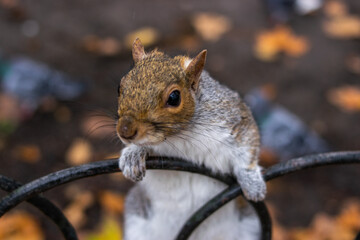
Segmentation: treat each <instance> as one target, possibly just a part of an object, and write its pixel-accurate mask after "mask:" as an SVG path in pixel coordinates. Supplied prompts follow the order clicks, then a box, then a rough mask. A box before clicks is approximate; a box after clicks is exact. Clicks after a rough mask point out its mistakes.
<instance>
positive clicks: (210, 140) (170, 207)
mask: <svg viewBox="0 0 360 240" xmlns="http://www.w3.org/2000/svg"><path fill="white" fill-rule="evenodd" d="M205 57H206V51H205V52H204V51H203V52H201V53H200V54H199V55H198V56H197V57H195V58H194V59H189V58H188V57H183V56H178V57H175V58H170V57H168V56H166V55H165V54H163V53H160V52H157V51H154V52H151V53H145V51H144V49H143V47H142V45H141V43H140V41H139V40H136V41H135V43H134V45H133V58H134V61H135V67H134V69H133V70H131V71H130V72H129V73H128V74H127V75H126V76H125V77H124V78H123V79H122V81H121V84H120V91H119V110H118V114H119V120H118V125H117V132H118V135H119V137H120V139H121V140H122V141H123V142H124V143H125V144H127V146H126V147H125V148H124V149H123V150H122V154H121V156H120V159H119V167H120V169H121V170H122V171H123V174H124V175H125V177H127V178H129V179H131V180H134V181H139V182H138V183H137V185H136V186H135V187H134V188H133V189H132V190H131V191H130V193H129V194H128V197H127V200H126V211H125V228H124V231H125V236H124V239H125V240H135V239H136V240H142V239H144V240H145V239H147V240H151V239H154V240H155V239H157V240H170V239H174V238H175V237H176V235H177V234H178V232H179V230H180V229H181V227H182V225H183V224H184V223H185V221H186V220H187V219H188V218H189V217H190V216H191V215H192V214H193V213H194V212H195V211H196V210H198V209H199V208H200V207H201V206H202V205H203V204H205V203H206V202H207V201H208V200H210V199H211V198H212V197H214V196H215V195H216V194H218V193H219V192H221V191H222V190H224V189H225V188H226V185H225V184H223V183H221V182H219V181H217V180H215V179H210V178H208V177H206V176H201V175H198V174H191V173H186V172H174V171H161V170H152V171H148V172H146V176H145V171H146V169H145V160H146V157H147V156H151V155H153V156H160V157H161V156H166V157H179V158H183V159H185V160H188V161H192V162H194V163H195V164H199V165H204V166H206V167H207V168H209V169H211V170H212V171H214V172H217V173H221V174H226V173H229V174H233V175H234V176H235V177H236V178H237V180H238V182H239V184H240V185H241V187H242V189H243V192H244V194H245V196H246V197H247V198H248V199H250V200H254V201H259V200H262V199H264V197H265V193H266V185H265V182H264V180H263V179H262V175H261V172H260V167H259V166H258V164H257V162H258V155H259V144H260V143H259V133H258V129H257V126H256V124H255V122H254V120H253V118H252V115H251V112H250V111H249V109H248V108H247V106H246V105H245V104H244V103H243V102H242V100H241V98H240V96H239V94H238V93H236V92H234V91H232V90H230V89H229V88H227V87H225V86H223V85H221V84H220V83H219V82H217V81H216V80H214V79H213V78H211V77H210V75H209V74H208V73H207V72H206V71H203V66H204V64H205ZM140 180H142V181H140ZM259 236H260V224H259V221H258V219H257V217H256V216H255V214H254V212H253V210H252V209H251V207H250V206H245V207H239V205H238V204H237V202H236V201H231V202H230V203H228V204H227V205H226V206H224V207H222V208H221V209H219V210H218V211H217V212H215V213H214V214H213V215H211V216H210V217H209V218H208V219H206V220H205V221H204V222H203V223H202V224H201V225H200V226H199V227H198V228H197V229H196V230H195V231H194V233H193V234H192V235H191V237H190V239H193V240H195V239H196V240H201V239H204V240H205V239H206V240H216V239H234V240H237V239H245V240H252V239H254V240H255V239H258V238H259Z"/></svg>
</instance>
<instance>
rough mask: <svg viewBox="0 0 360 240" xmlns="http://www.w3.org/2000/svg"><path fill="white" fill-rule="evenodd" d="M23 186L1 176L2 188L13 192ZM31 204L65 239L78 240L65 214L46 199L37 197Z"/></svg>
mask: <svg viewBox="0 0 360 240" xmlns="http://www.w3.org/2000/svg"><path fill="white" fill-rule="evenodd" d="M20 186H21V184H20V183H19V182H17V181H15V180H13V179H11V178H9V177H6V176H3V175H0V188H1V189H2V190H4V191H7V192H11V191H14V190H15V189H17V188H19V187H20ZM27 201H28V202H29V203H30V204H32V205H33V206H35V207H36V208H38V209H39V210H40V211H42V212H43V213H44V214H45V215H46V216H48V217H49V218H50V219H51V220H52V221H53V222H54V223H55V224H56V225H57V226H58V228H59V229H60V231H61V232H62V234H63V236H64V238H65V239H68V240H78V237H77V235H76V231H75V229H74V227H73V226H72V225H71V223H70V222H69V221H68V219H67V218H66V217H65V215H64V214H63V212H62V211H61V210H60V209H59V208H58V207H56V206H55V205H54V204H52V202H50V201H49V200H47V199H46V198H43V197H39V196H35V197H32V198H29V199H28V200H27Z"/></svg>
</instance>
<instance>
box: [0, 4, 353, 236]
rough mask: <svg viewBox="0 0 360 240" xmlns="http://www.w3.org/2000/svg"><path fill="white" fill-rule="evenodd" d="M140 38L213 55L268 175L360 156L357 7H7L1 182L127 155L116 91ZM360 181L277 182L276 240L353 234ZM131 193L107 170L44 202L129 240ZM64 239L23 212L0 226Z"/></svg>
mask: <svg viewBox="0 0 360 240" xmlns="http://www.w3.org/2000/svg"><path fill="white" fill-rule="evenodd" d="M135 37H140V38H141V40H142V42H143V44H144V45H145V46H146V49H148V50H151V49H154V48H155V47H157V48H159V49H160V50H162V51H165V52H166V53H168V54H169V55H171V56H174V55H177V54H185V55H189V56H195V55H196V54H197V53H198V52H199V51H201V50H202V49H207V50H208V58H207V63H206V69H207V71H209V72H210V74H211V75H212V76H213V77H214V78H215V79H217V80H219V81H220V82H222V83H224V84H226V85H228V86H229V87H231V88H232V89H235V90H237V91H238V92H239V93H240V94H241V95H242V96H244V99H245V100H246V101H247V103H248V104H249V105H250V107H251V108H252V110H253V113H254V116H255V118H256V120H257V121H258V123H259V126H260V129H261V133H262V139H263V148H262V155H261V163H262V165H263V166H270V165H272V164H275V163H277V162H279V161H285V160H287V159H290V158H292V157H297V156H301V155H304V154H310V153H314V152H324V151H330V150H332V151H342V150H359V149H360V138H359V136H360V124H359V122H360V81H359V80H360V40H359V39H360V2H359V1H358V0H328V1H320V0H319V1H318V0H296V1H295V0H294V1H293V0H262V1H260V0H256V1H254V0H224V1H215V0H206V1H203V0H201V1H188V0H183V1H164V0H155V1H145V0H139V1H130V0H124V1H115V0H102V1H100V0H87V1H85V0H73V1H46V0H37V1H34V0H24V1H20V0H0V80H1V90H0V174H2V175H5V176H8V177H11V178H14V179H16V180H18V181H21V182H28V181H31V180H33V179H35V178H38V177H40V176H43V175H45V174H48V173H50V172H53V171H57V170H60V169H63V168H67V167H70V166H75V165H79V164H83V163H87V162H90V161H98V160H102V159H106V158H112V157H117V156H118V155H119V150H120V149H121V147H122V145H121V143H120V142H119V140H118V139H117V137H116V135H115V131H114V130H115V129H114V119H115V118H114V116H115V114H116V105H117V86H118V83H119V81H120V79H121V77H122V76H123V75H124V74H125V73H126V72H127V71H129V69H130V68H131V66H132V58H131V44H132V42H133V40H134V39H135ZM359 174H360V168H359V166H356V165H355V166H331V167H322V168H319V169H311V170H306V171H303V172H299V173H295V174H292V175H290V176H286V177H283V178H281V179H277V180H273V181H272V182H270V183H268V188H269V193H268V197H267V203H268V204H269V206H270V209H271V212H272V217H273V220H274V222H275V226H274V239H275V240H282V239H284V240H285V239H353V237H354V236H355V234H356V233H357V231H359V230H360V222H359V219H360V187H359V184H358V176H359ZM131 186H132V183H131V182H129V181H127V180H125V179H124V178H123V177H122V175H121V174H109V175H104V176H97V177H93V178H89V179H83V180H80V181H76V182H72V183H70V184H67V185H64V186H61V187H58V188H56V189H53V190H50V191H48V192H46V193H45V194H44V196H45V197H47V198H49V199H50V200H52V201H54V202H55V203H56V205H57V206H59V207H61V209H63V210H64V212H65V214H66V215H67V216H68V218H69V219H70V221H71V222H72V223H73V224H74V226H75V227H76V229H77V231H78V233H79V236H80V238H81V239H120V236H121V232H122V225H121V223H122V214H123V202H124V196H125V195H126V192H127V191H128V189H129V188H130V187H131ZM0 196H1V197H3V196H5V193H4V192H1V193H0ZM61 237H62V236H61V233H60V232H59V230H58V229H57V228H56V227H55V226H54V225H53V224H52V223H51V222H50V221H48V219H46V217H44V216H43V215H42V214H41V213H39V212H38V211H37V210H35V209H33V208H32V207H30V206H28V205H27V204H21V205H20V206H19V207H17V208H16V209H14V210H12V211H11V212H9V213H8V214H6V215H5V216H4V217H3V218H1V219H0V239H34V240H37V239H61Z"/></svg>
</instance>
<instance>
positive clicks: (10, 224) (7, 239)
mask: <svg viewBox="0 0 360 240" xmlns="http://www.w3.org/2000/svg"><path fill="white" fill-rule="evenodd" d="M0 239H2V240H24V239H26V240H43V239H45V238H44V234H43V232H42V230H41V228H40V226H39V224H38V223H37V222H36V219H35V218H33V217H32V216H31V215H30V214H28V213H26V212H20V211H18V212H14V213H7V214H6V215H4V216H3V217H1V218H0Z"/></svg>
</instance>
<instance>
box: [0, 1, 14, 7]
mask: <svg viewBox="0 0 360 240" xmlns="http://www.w3.org/2000/svg"><path fill="white" fill-rule="evenodd" d="M0 5H1V7H3V8H14V7H17V6H18V5H19V2H18V0H0Z"/></svg>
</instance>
